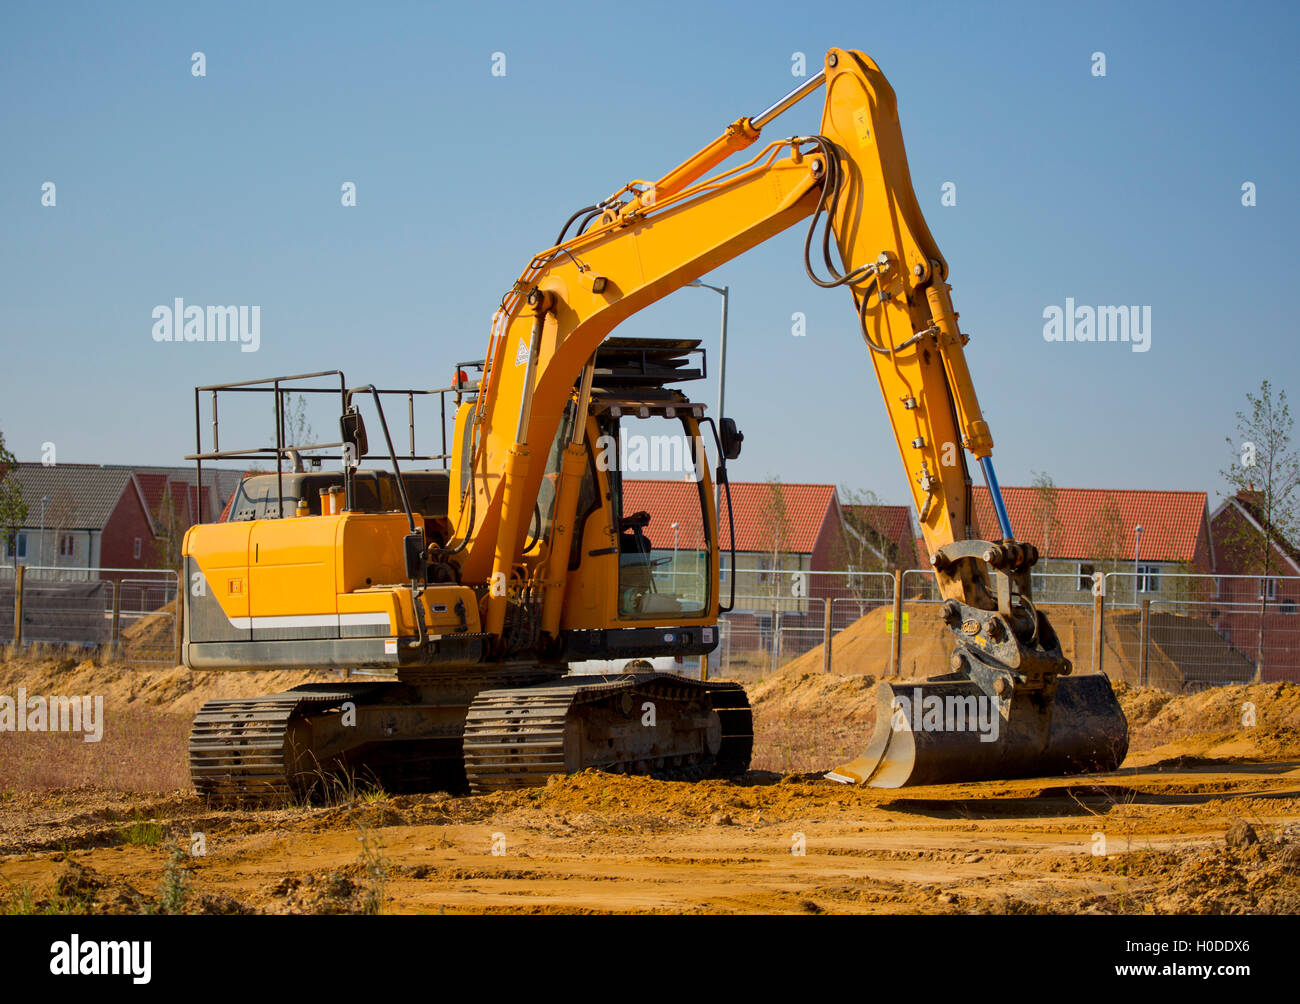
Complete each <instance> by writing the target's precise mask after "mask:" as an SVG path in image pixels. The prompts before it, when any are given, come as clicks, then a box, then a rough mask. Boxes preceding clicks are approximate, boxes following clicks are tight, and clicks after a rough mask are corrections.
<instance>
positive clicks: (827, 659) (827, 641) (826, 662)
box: [822, 596, 835, 673]
mask: <svg viewBox="0 0 1300 1004" xmlns="http://www.w3.org/2000/svg"><path fill="white" fill-rule="evenodd" d="M834 604H835V600H834V598H833V597H830V596H827V597H826V598H825V599H823V600H822V607H823V608H824V616H823V618H822V672H823V673H829V672H830V671H831V607H832V606H833V605H834Z"/></svg>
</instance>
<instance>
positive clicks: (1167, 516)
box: [974, 486, 1206, 562]
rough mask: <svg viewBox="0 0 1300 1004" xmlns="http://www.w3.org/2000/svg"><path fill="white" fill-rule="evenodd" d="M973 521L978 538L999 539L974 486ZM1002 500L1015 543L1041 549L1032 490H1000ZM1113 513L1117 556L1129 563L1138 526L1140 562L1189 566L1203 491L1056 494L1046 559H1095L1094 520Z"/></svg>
mask: <svg viewBox="0 0 1300 1004" xmlns="http://www.w3.org/2000/svg"><path fill="white" fill-rule="evenodd" d="M974 492H975V517H976V526H977V527H979V528H980V531H979V532H980V533H981V534H982V535H983V536H984V537H985V538H986V539H990V540H995V539H997V538H998V537H1000V536H1001V533H1000V531H999V530H998V529H997V525H998V521H997V517H996V516H995V515H994V512H993V503H992V501H991V499H990V498H989V492H988V489H987V488H985V487H983V486H976V487H975V490H974ZM1002 499H1003V501H1004V502H1005V504H1006V507H1007V515H1008V516H1009V517H1010V519H1011V528H1012V529H1013V530H1014V531H1015V534H1016V539H1017V540H1024V541H1029V542H1030V543H1032V544H1033V545H1034V546H1035V547H1037V548H1038V549H1039V551H1045V550H1047V549H1046V548H1045V547H1044V536H1045V534H1044V531H1045V529H1046V527H1045V522H1046V521H1045V519H1044V515H1043V511H1042V502H1041V501H1040V495H1039V492H1038V491H1037V490H1036V489H1034V488H1008V487H1005V486H1004V487H1003V489H1002ZM1110 508H1113V510H1114V512H1116V513H1117V514H1118V516H1119V521H1118V522H1119V525H1120V526H1121V527H1122V529H1123V537H1122V540H1121V542H1120V547H1119V554H1120V555H1121V556H1123V557H1126V558H1131V557H1132V556H1133V553H1134V546H1135V543H1136V540H1135V533H1134V528H1135V527H1137V526H1141V527H1142V550H1141V554H1140V555H1139V557H1140V558H1143V559H1146V560H1148V561H1188V562H1190V561H1192V560H1193V559H1194V557H1195V555H1196V547H1197V542H1198V540H1199V538H1200V534H1201V532H1202V530H1203V529H1204V527H1205V525H1206V523H1205V521H1206V515H1205V492H1173V491H1144V490H1134V489H1107V488H1058V489H1056V514H1055V520H1054V524H1055V525H1054V527H1053V529H1052V540H1051V548H1050V555H1051V557H1053V558H1067V559H1075V558H1080V559H1082V558H1099V557H1108V555H1100V554H1097V553H1096V552H1097V537H1098V527H1099V524H1098V520H1099V515H1101V516H1104V514H1105V513H1106V511H1107V510H1108V509H1110Z"/></svg>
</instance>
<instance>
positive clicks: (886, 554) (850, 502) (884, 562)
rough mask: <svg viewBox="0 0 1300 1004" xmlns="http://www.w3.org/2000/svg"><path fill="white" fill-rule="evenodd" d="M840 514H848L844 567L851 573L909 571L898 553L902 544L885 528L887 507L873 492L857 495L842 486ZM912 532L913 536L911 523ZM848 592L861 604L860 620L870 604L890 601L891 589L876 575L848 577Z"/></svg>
mask: <svg viewBox="0 0 1300 1004" xmlns="http://www.w3.org/2000/svg"><path fill="white" fill-rule="evenodd" d="M839 495H840V510H841V512H842V513H843V514H844V535H843V545H842V554H841V556H840V557H841V563H842V564H843V566H844V570H845V571H847V572H889V571H893V570H894V569H895V568H906V567H907V565H905V564H904V560H903V556H902V555H900V554H899V553H898V542H897V541H895V540H893V539H892V538H891V536H890V534H889V527H887V526H886V525H885V521H884V512H883V503H882V502H881V501H880V498H879V497H878V496H877V495H876V493H875V492H873V491H870V490H868V491H857V490H855V489H853V488H848V487H845V486H841V487H840V489H839ZM908 532H909V534H910V533H912V526H911V520H910V519H909V520H908ZM845 580H846V581H845V588H846V589H847V591H848V593H849V595H850V596H851V597H852V598H853V599H854V600H856V601H857V604H858V610H859V616H861V615H862V614H864V613H866V604H867V603H868V602H869V601H875V602H879V601H881V600H884V599H888V594H887V593H886V592H885V590H887V589H888V588H889V587H886V586H884V585H883V583H882V581H881V579H880V578H879V577H878V576H874V575H852V574H850V575H847V576H845Z"/></svg>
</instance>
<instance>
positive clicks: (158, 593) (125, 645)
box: [0, 565, 179, 665]
mask: <svg viewBox="0 0 1300 1004" xmlns="http://www.w3.org/2000/svg"><path fill="white" fill-rule="evenodd" d="M177 579H178V576H177V573H176V571H174V570H172V569H140V568H68V567H62V566H52V565H51V566H46V565H29V566H25V567H24V569H23V601H22V639H21V640H22V644H23V645H53V646H59V647H61V648H69V649H86V650H93V651H95V652H96V653H98V654H100V655H103V656H106V657H111V658H118V659H121V660H122V661H125V662H129V663H133V664H135V663H139V664H146V663H158V664H165V665H174V664H175V659H176V649H177V644H178V642H179V621H178V619H177V616H176V598H177V589H178V582H177ZM15 584H16V576H15V573H14V569H13V567H12V566H9V567H7V568H5V569H4V570H3V572H0V643H5V644H9V643H12V642H13V640H14V638H13V635H14V631H13V628H14V605H15V598H16V597H15V592H16V589H15Z"/></svg>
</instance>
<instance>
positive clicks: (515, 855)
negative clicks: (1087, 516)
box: [0, 660, 1300, 913]
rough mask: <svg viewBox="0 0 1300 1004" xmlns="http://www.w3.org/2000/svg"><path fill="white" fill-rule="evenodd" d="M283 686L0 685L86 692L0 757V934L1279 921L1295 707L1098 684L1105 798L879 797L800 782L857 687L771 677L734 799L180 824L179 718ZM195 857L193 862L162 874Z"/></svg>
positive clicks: (1276, 696)
mask: <svg viewBox="0 0 1300 1004" xmlns="http://www.w3.org/2000/svg"><path fill="white" fill-rule="evenodd" d="M307 679H310V677H308V676H307V675H306V674H293V673H277V674H247V675H236V674H190V673H188V672H186V671H185V670H183V669H167V670H154V671H148V670H135V669H127V668H123V667H116V666H102V665H96V664H94V663H89V662H85V663H76V662H73V661H72V660H66V661H64V662H62V663H59V662H55V661H51V660H45V661H39V662H38V661H30V660H26V661H24V660H10V661H9V662H6V663H2V664H0V694H8V695H13V694H14V693H15V692H16V689H17V687H19V686H23V687H26V689H27V691H28V693H29V694H35V693H44V694H50V693H56V694H63V695H71V694H85V693H91V694H103V695H104V696H105V703H106V708H107V722H106V725H105V734H104V739H103V741H102V742H100V743H97V744H96V743H85V742H84V741H83V740H82V738H81V737H80V736H75V735H38V734H14V733H0V906H2V909H3V910H4V911H8V912H38V911H39V912H50V911H54V912H61V911H67V912H140V911H142V910H162V911H182V910H183V911H186V912H219V913H221V912H231V913H233V912H259V913H262V912H265V913H320V912H364V911H374V910H382V911H383V912H393V913H419V912H434V913H436V912H442V911H446V912H449V913H452V912H454V913H462V912H464V913H482V912H507V913H575V912H619V913H752V912H763V913H899V912H906V913H951V912H964V913H981V912H991V913H1009V912H1013V913H1019V912H1057V913H1059V912H1098V913H1117V912H1119V913H1153V912H1154V913H1236V912H1265V913H1294V912H1297V911H1300V687H1297V686H1296V685H1294V684H1256V685H1251V686H1246V687H1230V688H1218V689H1215V690H1211V691H1206V692H1203V693H1201V694H1196V695H1187V696H1178V697H1171V696H1170V695H1168V694H1166V693H1162V692H1159V691H1154V690H1139V689H1133V688H1129V687H1127V686H1125V685H1123V684H1119V685H1118V686H1117V691H1118V692H1119V694H1120V697H1121V701H1122V703H1123V704H1124V707H1125V711H1126V714H1127V715H1128V717H1129V722H1130V733H1131V736H1132V749H1131V752H1130V754H1129V757H1128V759H1127V760H1126V761H1125V763H1124V766H1123V767H1122V768H1121V769H1120V770H1119V771H1117V772H1115V773H1114V774H1109V775H1102V776H1093V777H1086V778H1069V779H1046V780H1043V779H1039V780H1025V781H1007V782H985V783H980V784H963V785H946V786H934V787H922V788H910V789H906V790H902V791H881V790H875V789H870V788H856V787H847V786H842V785H838V784H834V783H831V782H827V781H823V780H820V778H819V776H818V774H815V773H812V772H813V771H814V770H815V771H822V770H825V769H827V768H829V767H832V766H835V764H836V763H838V762H840V761H841V760H842V759H843V758H845V757H847V756H852V755H856V754H857V753H859V752H861V749H862V747H863V746H864V745H865V743H866V740H867V738H868V736H869V733H870V729H871V724H872V721H873V719H874V702H873V700H872V693H871V686H872V681H871V679H870V678H869V677H861V676H852V675H844V676H840V675H830V676H826V675H822V674H820V673H813V672H806V671H804V670H802V669H801V668H800V667H798V666H794V665H792V666H789V667H787V668H786V670H784V671H782V672H779V673H777V674H774V675H771V676H769V677H767V678H766V679H763V680H761V681H756V680H752V681H748V682H747V689H748V690H749V692H750V695H751V698H752V700H753V703H754V707H755V718H756V722H755V725H756V733H757V748H756V755H755V764H754V766H755V768H756V769H755V771H753V772H751V774H750V776H749V778H748V779H747V780H746V782H745V783H741V784H732V783H726V782H707V783H704V784H696V785H691V784H683V783H674V782H659V781H652V780H648V779H643V778H625V777H613V776H608V775H601V774H595V773H586V774H581V775H577V776H575V777H572V778H567V779H561V778H554V779H552V780H551V782H550V783H549V784H548V785H547V787H545V788H541V789H534V790H531V791H523V792H512V793H504V794H496V795H492V796H486V797H480V798H470V797H453V796H449V795H446V794H436V793H435V794H428V795H419V796H386V795H383V794H382V793H371V794H362V795H358V796H356V797H353V798H351V799H349V800H347V801H344V802H342V803H341V804H334V805H328V806H314V807H308V806H292V805H290V806H285V807H282V808H275V809H260V810H223V811H215V810H211V809H208V808H207V807H205V806H204V805H203V804H202V803H201V802H200V801H199V800H198V799H197V798H196V797H195V796H194V795H193V794H192V793H190V791H189V790H188V784H187V779H186V775H185V764H184V745H185V736H186V733H187V731H188V722H189V717H190V716H191V715H192V714H193V712H194V710H195V709H196V708H197V707H198V706H199V705H200V704H201V703H202V702H203V701H204V700H206V699H208V698H210V697H213V696H218V695H233V694H237V693H248V694H252V693H268V692H273V691H276V690H280V689H284V688H285V687H288V686H293V685H294V684H296V683H299V682H302V681H304V680H307ZM1247 702H1249V703H1250V704H1251V705H1253V707H1254V710H1255V721H1256V724H1255V725H1253V726H1246V725H1243V722H1242V715H1243V710H1242V709H1243V705H1244V704H1246V703H1247ZM1230 828H1232V830H1233V840H1232V846H1229V845H1228V843H1227V842H1225V834H1226V833H1227V832H1228V831H1229V829H1230ZM200 837H201V840H202V843H203V845H204V850H205V851H206V853H205V854H204V855H202V856H191V855H188V854H181V853H177V852H176V851H175V850H173V848H176V847H179V848H182V849H185V850H188V849H190V848H191V846H192V841H196V840H197V839H199V838H200ZM1252 838H1253V839H1252ZM800 850H802V851H803V853H796V852H798V851H800ZM494 851H495V852H496V853H494ZM1103 851H1104V853H1100V852H1103Z"/></svg>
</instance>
